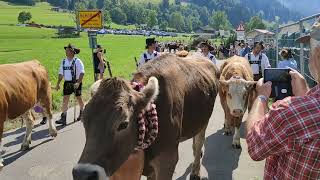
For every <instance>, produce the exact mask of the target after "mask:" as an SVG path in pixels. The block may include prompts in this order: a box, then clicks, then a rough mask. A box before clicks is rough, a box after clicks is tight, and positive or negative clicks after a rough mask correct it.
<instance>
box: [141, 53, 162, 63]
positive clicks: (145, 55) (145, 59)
mask: <svg viewBox="0 0 320 180" xmlns="http://www.w3.org/2000/svg"><path fill="white" fill-rule="evenodd" d="M153 55H154V58H155V57H157V55H158V54H157V52H154V53H153ZM143 57H144V63H147V62H148V61H150V60H151V59H153V58H150V59H148V57H147V54H146V53H143Z"/></svg>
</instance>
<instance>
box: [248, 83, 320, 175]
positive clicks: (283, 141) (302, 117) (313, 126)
mask: <svg viewBox="0 0 320 180" xmlns="http://www.w3.org/2000/svg"><path fill="white" fill-rule="evenodd" d="M247 143H248V152H249V154H250V156H251V158H252V159H253V160H255V161H261V160H263V159H266V164H265V171H264V179H265V180H287V179H290V180H305V179H306V180H309V179H310V180H319V179H320V85H318V86H316V87H315V88H313V89H311V90H310V91H309V92H308V93H307V95H306V96H301V97H289V98H286V99H284V100H281V101H277V102H276V103H274V104H273V105H272V108H271V109H270V111H269V113H268V114H266V115H265V117H264V118H263V119H261V120H259V121H256V122H255V123H254V126H253V127H252V129H251V130H250V132H249V133H248V135H247Z"/></svg>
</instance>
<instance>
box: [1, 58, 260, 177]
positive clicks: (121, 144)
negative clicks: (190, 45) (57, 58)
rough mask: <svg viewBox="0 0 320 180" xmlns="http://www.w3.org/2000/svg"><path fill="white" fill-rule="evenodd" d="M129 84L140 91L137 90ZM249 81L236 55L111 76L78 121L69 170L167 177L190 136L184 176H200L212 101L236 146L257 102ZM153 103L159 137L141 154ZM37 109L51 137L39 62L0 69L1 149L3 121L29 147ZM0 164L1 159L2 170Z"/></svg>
mask: <svg viewBox="0 0 320 180" xmlns="http://www.w3.org/2000/svg"><path fill="white" fill-rule="evenodd" d="M132 82H136V83H139V84H143V85H144V88H143V89H142V90H141V91H140V92H139V91H137V90H135V89H133V87H132ZM255 83H256V82H254V81H253V74H252V71H251V68H250V65H249V64H248V61H247V60H246V59H244V58H242V57H238V56H234V57H232V58H230V59H227V60H226V61H225V62H224V63H223V65H222V66H221V67H220V68H218V67H217V66H216V65H214V64H213V63H212V62H210V61H209V60H207V59H205V58H204V57H200V56H196V55H191V56H188V57H185V58H181V57H178V56H176V55H174V54H170V53H168V54H164V55H161V56H160V57H158V58H156V59H155V60H153V61H150V62H148V63H146V64H144V65H143V66H141V67H140V68H139V69H138V70H137V72H136V73H135V74H134V76H133V79H132V80H131V81H128V80H124V79H121V78H117V77H115V78H109V79H104V80H102V81H98V82H97V83H95V84H94V85H93V86H92V94H91V95H92V98H91V100H90V101H89V102H88V103H87V105H86V107H85V110H84V114H83V118H82V122H83V125H84V128H85V137H86V143H85V147H84V149H83V152H82V154H81V157H80V160H79V162H78V164H77V166H76V167H74V169H73V172H72V173H73V177H74V179H75V180H89V179H90V180H91V179H97V180H100V179H112V180H117V179H121V180H129V179H130V180H138V179H140V177H141V175H145V176H147V177H148V179H154V180H171V179H172V176H173V173H174V170H175V167H176V164H177V162H178V159H179V157H178V146H179V143H180V142H182V141H185V140H187V139H190V138H193V146H192V148H193V154H194V162H193V165H192V170H191V176H190V179H200V167H201V158H202V154H203V152H202V147H203V144H204V141H205V132H206V128H207V125H208V122H209V119H210V117H211V114H212V112H213V109H214V104H215V99H216V96H217V95H218V94H219V96H220V99H221V104H222V107H223V109H224V112H225V124H224V125H225V128H224V134H225V135H231V134H232V130H233V128H234V129H235V131H234V137H233V142H232V147H233V148H241V146H240V135H239V127H240V125H241V122H242V118H243V115H244V113H245V112H246V109H247V107H248V110H249V111H250V108H251V106H252V103H253V100H254V99H255V90H254V89H255V88H254V87H255ZM151 102H154V104H155V105H156V110H157V115H158V121H157V122H156V125H157V128H158V129H157V131H158V133H157V137H156V139H155V141H154V142H153V143H152V144H151V145H150V146H149V147H147V148H142V149H141V148H140V149H139V148H137V142H138V140H139V139H141V137H140V134H139V132H140V131H141V126H139V125H138V123H137V121H138V118H139V117H140V115H141V112H144V110H145V109H146V107H147V106H149V105H150V103H151ZM35 104H40V105H41V106H42V108H43V109H44V111H43V115H44V116H46V117H48V119H49V132H50V135H51V136H52V137H55V136H57V130H56V128H55V125H54V124H53V122H52V112H51V105H52V99H51V86H50V82H49V79H48V73H47V71H46V70H45V68H44V67H43V66H42V65H41V64H40V63H39V62H38V61H29V62H24V63H18V64H6V65H0V147H1V138H2V135H3V126H4V121H5V120H10V119H14V118H16V117H19V116H23V118H24V120H25V122H26V123H25V124H26V135H25V138H24V140H23V143H22V150H27V149H28V148H29V144H30V142H31V131H32V128H33V124H34V117H33V116H32V113H31V110H32V108H34V106H35ZM213 116H214V114H213ZM140 118H141V117H140ZM142 119H143V118H142ZM146 121H148V120H146ZM146 123H148V122H146ZM149 133H150V132H149ZM146 134H147V135H146V137H147V136H148V131H146ZM0 152H1V149H0ZM3 166H4V164H3V159H2V157H1V154H0V169H1V168H3Z"/></svg>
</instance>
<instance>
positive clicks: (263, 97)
mask: <svg viewBox="0 0 320 180" xmlns="http://www.w3.org/2000/svg"><path fill="white" fill-rule="evenodd" d="M257 98H259V99H261V100H262V101H264V102H266V103H268V98H267V97H266V96H265V95H259V96H258V97H257Z"/></svg>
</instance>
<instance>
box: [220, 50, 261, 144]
mask: <svg viewBox="0 0 320 180" xmlns="http://www.w3.org/2000/svg"><path fill="white" fill-rule="evenodd" d="M220 70H221V76H220V85H221V87H220V90H219V96H220V101H221V104H222V107H223V110H224V113H225V124H224V125H225V127H224V134H225V135H231V131H232V128H233V127H234V128H235V133H234V136H233V142H232V147H234V148H241V146H240V132H239V128H240V125H241V122H242V118H243V115H244V113H245V111H246V109H247V106H248V110H249V111H250V109H251V107H252V103H253V100H254V98H255V97H254V96H255V90H254V87H255V84H256V82H254V81H253V74H252V70H251V67H250V65H249V63H248V60H246V59H245V58H242V57H239V56H233V57H231V58H230V59H228V60H226V62H224V64H223V65H222V66H221V68H220Z"/></svg>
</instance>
